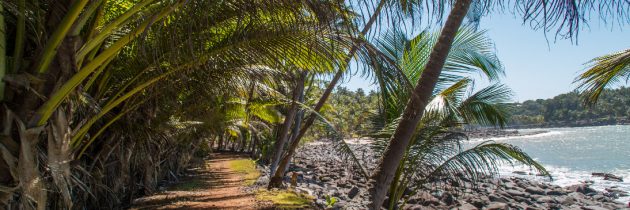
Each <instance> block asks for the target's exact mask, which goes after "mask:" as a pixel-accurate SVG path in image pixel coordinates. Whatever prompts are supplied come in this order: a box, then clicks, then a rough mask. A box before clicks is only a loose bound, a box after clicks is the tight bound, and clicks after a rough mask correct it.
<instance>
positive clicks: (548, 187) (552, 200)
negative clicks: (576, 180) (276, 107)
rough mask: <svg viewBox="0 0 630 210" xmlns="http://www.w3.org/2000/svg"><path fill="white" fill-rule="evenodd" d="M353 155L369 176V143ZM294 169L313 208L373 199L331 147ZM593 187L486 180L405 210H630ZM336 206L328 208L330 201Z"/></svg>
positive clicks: (355, 205)
mask: <svg viewBox="0 0 630 210" xmlns="http://www.w3.org/2000/svg"><path fill="white" fill-rule="evenodd" d="M351 146H352V147H353V151H355V154H356V155H357V156H358V158H359V159H360V160H361V161H362V165H363V166H365V167H367V170H368V171H370V170H371V169H373V168H374V165H375V163H376V160H374V158H372V157H370V156H368V155H369V154H370V152H369V148H368V146H367V145H366V144H352V145H351ZM293 163H294V164H292V165H291V167H290V170H289V171H290V172H289V176H287V177H285V179H286V180H285V182H286V183H291V176H292V175H293V174H295V177H296V178H295V181H294V183H293V184H294V185H293V186H291V188H293V189H295V190H296V191H298V192H302V193H305V194H309V195H311V196H313V197H315V202H314V203H315V204H314V205H315V206H314V208H318V209H325V208H332V209H365V206H366V205H367V204H368V201H369V198H368V194H367V187H368V186H367V182H366V179H365V178H364V177H362V176H361V175H360V173H359V171H358V170H357V169H356V168H354V167H353V166H352V164H351V163H350V161H349V160H348V161H347V160H346V159H344V158H342V157H341V156H340V155H339V154H337V152H335V150H334V149H332V148H331V145H330V143H315V144H307V145H305V146H303V147H302V148H300V151H298V153H297V155H296V157H295V158H294V160H293ZM262 171H263V175H262V176H261V178H260V179H259V180H258V182H257V184H258V185H259V186H264V185H265V184H266V183H267V182H268V180H269V175H268V174H267V173H268V169H262ZM590 184H592V183H589V182H584V183H582V184H578V185H573V186H568V187H560V186H556V185H552V184H549V183H545V182H538V181H534V180H527V179H523V178H516V177H503V178H491V177H488V178H485V179H483V181H481V182H477V183H475V184H472V183H467V184H465V186H452V185H449V186H444V185H441V186H440V187H435V186H427V189H426V190H425V191H422V192H419V193H417V194H416V195H414V196H412V197H409V198H408V201H407V205H406V206H405V209H462V210H472V209H532V210H533V209H584V210H601V209H630V208H628V204H624V203H621V202H618V201H615V199H616V198H618V197H619V196H627V195H628V193H627V192H624V191H621V190H618V189H616V188H610V189H607V191H605V192H601V191H597V190H594V189H592V188H591V187H589V185H590ZM331 197H334V198H335V199H336V202H335V203H334V205H332V206H330V202H327V198H331Z"/></svg>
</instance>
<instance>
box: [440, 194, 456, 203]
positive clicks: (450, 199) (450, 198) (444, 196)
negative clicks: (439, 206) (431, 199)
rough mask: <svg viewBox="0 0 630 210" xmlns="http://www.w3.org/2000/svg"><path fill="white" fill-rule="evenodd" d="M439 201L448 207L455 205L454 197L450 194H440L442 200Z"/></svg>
mask: <svg viewBox="0 0 630 210" xmlns="http://www.w3.org/2000/svg"><path fill="white" fill-rule="evenodd" d="M440 200H442V202H444V204H446V205H449V206H450V205H453V204H455V202H456V200H455V196H453V195H452V194H450V193H444V194H442V198H441V199H440Z"/></svg>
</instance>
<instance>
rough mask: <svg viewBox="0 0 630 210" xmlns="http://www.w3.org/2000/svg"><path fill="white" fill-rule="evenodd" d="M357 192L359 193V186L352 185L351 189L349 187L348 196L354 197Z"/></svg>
mask: <svg viewBox="0 0 630 210" xmlns="http://www.w3.org/2000/svg"><path fill="white" fill-rule="evenodd" d="M357 194H359V188H358V187H352V189H350V192H348V198H350V199H354V197H356V196H357Z"/></svg>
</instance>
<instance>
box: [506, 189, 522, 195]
mask: <svg viewBox="0 0 630 210" xmlns="http://www.w3.org/2000/svg"><path fill="white" fill-rule="evenodd" d="M505 192H506V193H507V194H509V195H511V196H525V192H523V191H520V190H506V191H505Z"/></svg>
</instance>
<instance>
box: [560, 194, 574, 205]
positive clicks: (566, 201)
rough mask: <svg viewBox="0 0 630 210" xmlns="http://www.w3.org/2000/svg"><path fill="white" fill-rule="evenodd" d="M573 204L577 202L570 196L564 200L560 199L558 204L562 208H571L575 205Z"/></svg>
mask: <svg viewBox="0 0 630 210" xmlns="http://www.w3.org/2000/svg"><path fill="white" fill-rule="evenodd" d="M575 202H577V200H576V199H575V198H574V197H571V196H567V197H565V198H564V199H562V200H561V201H560V204H562V205H564V206H571V205H573V204H575Z"/></svg>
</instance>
